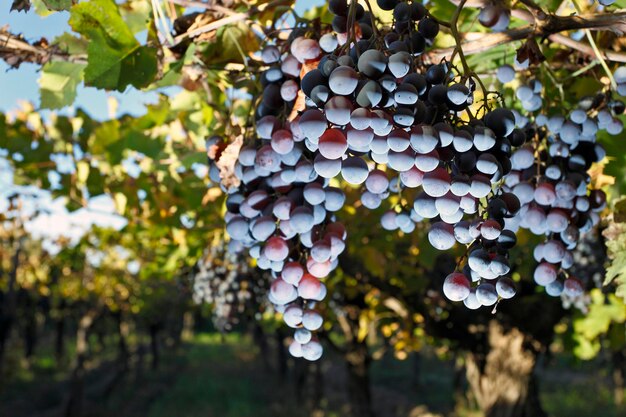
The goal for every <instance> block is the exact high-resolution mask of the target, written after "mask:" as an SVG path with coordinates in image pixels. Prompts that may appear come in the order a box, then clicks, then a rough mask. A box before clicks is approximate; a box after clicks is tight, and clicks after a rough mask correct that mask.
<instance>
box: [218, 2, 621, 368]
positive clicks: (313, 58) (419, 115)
mask: <svg viewBox="0 0 626 417" xmlns="http://www.w3.org/2000/svg"><path fill="white" fill-rule="evenodd" d="M377 3H378V5H379V6H380V8H382V9H383V10H389V11H392V13H393V17H394V20H393V22H394V23H393V26H392V27H387V26H383V25H380V24H379V23H378V22H377V21H376V20H375V19H373V17H372V15H371V14H370V13H369V12H366V11H365V9H364V8H363V6H362V5H360V4H359V3H358V2H357V1H349V2H348V1H346V0H331V1H330V2H329V10H330V11H331V12H332V13H333V14H334V18H333V21H332V25H330V27H325V26H321V27H320V25H318V24H316V25H309V26H305V25H302V24H299V25H298V27H296V28H295V29H293V30H292V31H291V33H290V35H289V36H288V38H287V39H283V38H279V37H277V38H276V39H272V42H271V44H269V45H267V46H265V47H264V48H263V49H262V51H261V53H260V58H261V60H262V62H263V65H264V70H263V71H262V73H261V75H260V84H261V86H262V87H263V92H262V94H261V95H260V97H259V100H257V101H256V107H255V124H254V129H252V132H251V134H250V135H248V136H249V137H248V139H247V140H246V142H245V144H244V146H243V147H241V149H240V150H239V153H238V158H237V161H236V162H235V163H234V167H233V171H234V175H235V177H236V178H237V179H238V185H228V186H224V187H223V188H224V189H225V190H226V191H227V193H228V197H227V201H226V208H227V213H226V216H225V220H226V230H227V232H228V234H229V236H230V238H231V245H230V246H231V248H232V249H233V250H237V251H238V250H243V249H247V250H248V252H249V254H250V255H251V256H252V257H253V258H254V259H256V263H257V266H258V267H259V268H261V269H263V270H267V271H270V272H271V274H272V283H271V286H270V291H269V300H270V301H271V302H272V303H273V304H274V305H275V307H276V309H277V311H279V312H281V313H282V314H283V319H284V321H285V323H286V324H287V325H288V326H290V327H292V328H294V329H295V334H294V340H293V342H292V343H291V345H290V347H289V351H290V353H291V354H292V355H293V356H296V357H303V358H305V359H307V360H316V359H318V358H319V357H321V355H322V352H323V349H322V345H321V343H320V342H319V340H318V338H317V337H316V336H315V335H314V332H315V331H316V330H318V329H320V328H321V327H322V325H323V318H322V315H321V314H320V312H319V311H318V310H316V306H317V304H318V303H319V302H320V301H322V300H323V299H324V297H325V296H326V292H327V290H326V286H325V285H324V283H323V282H322V280H323V279H324V278H325V277H327V276H328V275H329V274H330V273H331V272H332V271H333V270H334V269H335V268H337V266H338V257H339V256H340V255H341V253H342V252H343V250H344V249H345V245H346V237H347V231H346V228H345V227H344V225H343V224H342V223H341V222H339V221H338V219H337V216H336V212H338V211H339V210H340V209H341V208H342V207H343V206H344V204H345V202H346V196H345V194H344V192H343V191H342V189H340V188H338V187H336V186H334V185H331V180H332V181H333V182H332V184H336V183H337V179H339V178H341V179H342V180H343V182H344V183H347V184H348V185H349V186H352V187H358V188H359V189H360V190H361V198H360V203H361V205H363V206H364V207H366V208H368V209H376V208H378V207H380V206H381V205H382V204H383V202H385V201H386V200H389V197H390V196H391V195H393V194H402V196H403V197H406V196H407V195H410V196H411V198H412V200H411V201H412V204H405V203H399V204H396V205H395V206H393V207H391V209H390V210H388V211H386V212H385V213H384V215H383V216H382V218H381V224H382V227H383V228H384V229H386V230H396V229H399V230H401V231H402V232H404V233H411V232H412V231H413V230H415V229H416V226H417V225H418V224H423V223H426V224H427V225H428V228H429V231H428V240H429V242H430V243H431V245H432V246H433V247H435V248H436V249H438V250H449V249H451V248H452V247H453V246H455V244H456V243H460V244H461V245H465V246H466V247H467V251H466V254H465V255H464V256H463V257H462V258H461V259H460V261H459V264H458V267H457V270H456V271H455V272H452V273H451V274H450V275H449V276H448V277H447V278H446V279H445V281H444V282H443V293H444V295H445V296H446V297H447V298H448V299H450V300H452V301H457V302H460V301H462V302H464V304H465V305H466V306H467V307H468V308H470V309H476V308H479V307H481V306H493V305H495V304H496V303H498V302H499V301H500V300H502V299H509V298H511V297H513V296H514V295H515V292H516V289H515V285H514V283H513V281H512V280H511V279H510V277H509V276H508V275H509V273H510V270H511V265H510V259H509V251H510V249H511V248H513V247H514V246H515V244H516V241H517V238H516V234H515V231H516V230H517V229H518V228H519V227H526V228H529V229H530V230H531V231H532V232H533V233H536V234H542V235H543V234H545V235H547V236H548V240H547V241H546V242H545V243H544V244H543V245H544V246H542V248H544V247H545V246H547V248H548V249H549V250H547V249H546V250H539V252H540V253H542V254H543V256H544V257H546V256H549V259H544V258H542V259H540V261H541V262H542V263H540V265H539V267H538V271H539V272H536V273H535V279H536V281H537V282H538V283H539V284H540V285H545V286H548V285H550V284H551V283H552V282H557V276H558V275H562V272H559V268H561V269H566V268H567V266H568V259H569V257H571V256H569V255H567V253H568V252H567V250H566V249H567V248H570V247H571V246H572V245H575V243H576V242H577V240H578V238H579V234H577V233H575V232H574V228H577V229H576V230H582V231H584V230H586V229H587V228H588V227H589V225H593V224H594V223H595V222H596V221H597V214H596V212H597V211H598V210H600V209H601V207H602V205H603V195H602V193H601V192H599V191H591V192H589V191H588V187H587V184H588V175H587V174H586V171H587V169H588V168H589V166H590V164H591V162H595V161H597V160H599V159H601V158H602V157H603V153H602V151H601V148H599V146H598V145H596V144H595V143H594V142H595V133H596V131H597V129H596V131H593V126H592V125H591V122H589V121H588V120H595V119H597V123H596V124H595V126H596V127H597V128H599V127H601V126H605V127H606V126H608V125H610V124H611V123H613V122H614V120H615V119H614V117H613V115H612V114H611V113H610V112H609V113H606V110H600V111H599V112H598V110H599V108H598V107H597V106H596V107H594V106H591V105H589V106H587V105H586V104H585V105H583V104H581V111H582V113H584V115H585V118H584V120H583V115H582V113H581V112H577V111H573V112H572V114H571V115H570V117H569V118H570V119H571V120H568V121H567V122H565V121H563V124H562V126H559V129H556V128H555V127H554V126H552V125H551V124H549V123H548V124H542V121H543V120H544V119H546V120H547V121H549V120H551V119H547V118H546V117H545V116H544V118H543V119H542V117H541V115H537V116H536V117H535V116H534V114H533V112H535V111H537V110H539V109H540V108H541V107H542V105H541V102H542V100H541V90H542V88H541V84H540V83H538V82H535V81H532V80H531V81H529V82H528V83H527V84H528V86H526V87H527V88H528V89H529V90H530V95H528V97H526V96H523V99H522V98H520V100H521V101H522V104H523V105H522V107H523V108H524V109H525V111H527V112H528V113H529V117H525V116H522V115H520V114H519V113H518V112H514V111H511V110H509V109H505V108H490V106H489V104H490V103H489V102H488V100H487V97H488V94H489V93H488V92H487V91H483V98H482V102H483V104H482V106H480V109H479V112H478V114H480V117H478V114H473V113H472V109H471V108H475V107H476V106H472V105H474V104H480V103H475V97H474V93H475V90H476V88H477V83H478V84H479V85H480V86H481V89H483V90H484V87H483V86H482V84H481V83H480V80H478V79H477V78H476V76H475V75H474V74H466V73H465V71H459V70H457V69H456V68H455V67H454V66H453V65H451V64H450V63H449V62H447V61H445V60H444V61H442V62H438V63H434V64H432V63H429V62H428V60H427V59H424V56H425V55H426V53H427V49H428V48H429V46H430V45H432V43H433V40H434V38H435V37H436V36H437V34H438V32H439V24H438V22H437V20H436V19H435V18H434V17H432V16H431V15H430V14H429V12H428V10H427V9H426V7H425V6H424V5H423V4H421V3H420V2H417V1H411V2H409V1H399V0H377ZM506 23H507V24H508V21H507V22H506ZM511 69H512V68H511ZM499 73H501V74H500V75H502V76H503V77H505V78H506V79H507V80H508V81H510V79H512V78H513V77H515V73H514V72H513V75H512V76H511V74H510V71H509V69H508V68H505V69H504V70H503V71H499ZM508 81H506V82H508ZM503 82H504V81H503ZM524 93H528V91H525V92H524ZM603 111H604V112H605V113H602V112H603ZM594 118H595V119H594ZM531 119H532V121H531ZM609 119H610V122H609ZM594 123H595V122H594ZM570 125H571V126H573V127H571V129H574V130H575V132H577V133H576V134H575V135H574V136H575V137H572V136H571V135H572V134H571V132H570ZM589 129H591V131H590V130H589ZM592 131H593V132H592ZM208 145H209V147H210V148H211V149H215V148H216V147H217V149H219V150H222V149H223V148H224V144H223V140H222V139H219V138H217V139H215V138H214V139H212V140H210V142H209V143H208ZM209 157H210V164H211V170H210V172H211V176H212V178H213V179H214V180H215V181H223V178H221V177H220V173H219V169H218V168H217V165H216V163H215V161H217V160H218V159H219V152H217V153H216V152H212V151H210V152H209ZM553 165H554V166H556V167H558V168H559V169H560V171H559V172H558V175H557V172H556V168H552V166H553ZM548 167H550V168H549V169H548ZM570 186H571V187H570ZM566 194H567V195H566ZM529 195H530V196H531V197H529ZM579 200H580V201H581V203H580V204H584V201H587V202H588V207H586V208H585V209H583V208H582V206H580V207H578V206H577V204H578V201H579ZM399 201H406V198H402V199H399ZM564 201H566V202H564ZM539 212H541V214H539ZM535 213H537V216H539V217H540V216H541V215H543V216H544V217H543V220H541V219H539V220H536V219H535V218H534V217H532V216H531V215H534V214H535ZM529 216H530V217H529ZM531 217H532V219H535V220H531ZM530 222H534V223H532V224H531V223H530ZM559 239H560V240H559ZM558 242H560V243H558ZM559 245H560V246H559ZM557 246H558V248H556V247H557ZM561 249H562V250H561ZM557 252H558V256H557V255H555V254H556V253H557ZM553 255H554V256H553ZM544 261H545V262H544ZM546 265H549V266H546ZM543 269H549V271H548V272H549V273H550V274H552V275H554V279H552V278H551V277H552V275H550V279H548V277H544V275H543V274H544V272H543ZM544 278H545V279H544ZM548 281H549V282H548ZM561 281H563V280H558V282H561ZM575 284H576V282H575V281H572V278H570V281H568V280H564V285H563V287H564V288H565V289H566V291H574V290H576V291H577V288H578V287H576V285H575ZM553 287H554V285H552V286H549V287H547V288H548V292H549V293H556V292H557V291H556V289H554V290H553ZM574 287H576V288H574Z"/></svg>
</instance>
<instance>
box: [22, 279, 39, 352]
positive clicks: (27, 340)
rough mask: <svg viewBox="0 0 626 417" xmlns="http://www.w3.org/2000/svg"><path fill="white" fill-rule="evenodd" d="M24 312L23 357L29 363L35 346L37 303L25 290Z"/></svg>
mask: <svg viewBox="0 0 626 417" xmlns="http://www.w3.org/2000/svg"><path fill="white" fill-rule="evenodd" d="M23 296H24V300H25V302H24V303H23V312H24V356H25V358H26V360H27V361H28V362H29V363H30V360H31V359H32V357H33V355H34V354H35V347H36V346H37V303H36V302H35V301H34V300H33V297H32V296H31V294H29V293H28V292H27V291H26V290H24V293H23Z"/></svg>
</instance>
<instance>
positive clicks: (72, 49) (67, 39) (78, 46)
mask: <svg viewBox="0 0 626 417" xmlns="http://www.w3.org/2000/svg"><path fill="white" fill-rule="evenodd" d="M52 43H53V44H54V45H55V46H57V47H58V48H59V49H61V50H62V51H63V52H66V53H68V54H70V55H81V54H86V53H87V45H88V42H87V41H85V40H84V39H81V38H77V37H75V36H72V35H71V34H69V33H64V34H62V35H60V36H57V37H56V38H55V39H54V41H53V42H52Z"/></svg>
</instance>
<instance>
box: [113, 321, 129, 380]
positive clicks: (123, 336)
mask: <svg viewBox="0 0 626 417" xmlns="http://www.w3.org/2000/svg"><path fill="white" fill-rule="evenodd" d="M115 319H116V321H117V335H118V344H117V349H118V353H117V355H118V361H119V362H120V363H121V364H122V366H123V367H124V368H127V367H128V359H129V357H130V351H129V350H128V342H127V339H128V334H129V327H128V323H127V322H126V320H124V315H123V313H122V312H119V313H117V314H116V315H115Z"/></svg>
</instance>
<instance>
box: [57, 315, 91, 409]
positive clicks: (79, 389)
mask: <svg viewBox="0 0 626 417" xmlns="http://www.w3.org/2000/svg"><path fill="white" fill-rule="evenodd" d="M95 316H96V311H95V310H91V309H90V310H88V311H87V312H85V313H84V314H83V316H82V317H81V318H80V320H79V321H78V328H77V330H76V363H75V364H74V369H73V371H72V380H71V382H70V394H69V399H68V401H67V404H66V406H65V417H80V416H81V414H82V408H83V396H84V377H85V361H86V359H87V348H88V343H89V342H88V333H89V328H90V327H91V325H92V324H93V321H94V318H95Z"/></svg>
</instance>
